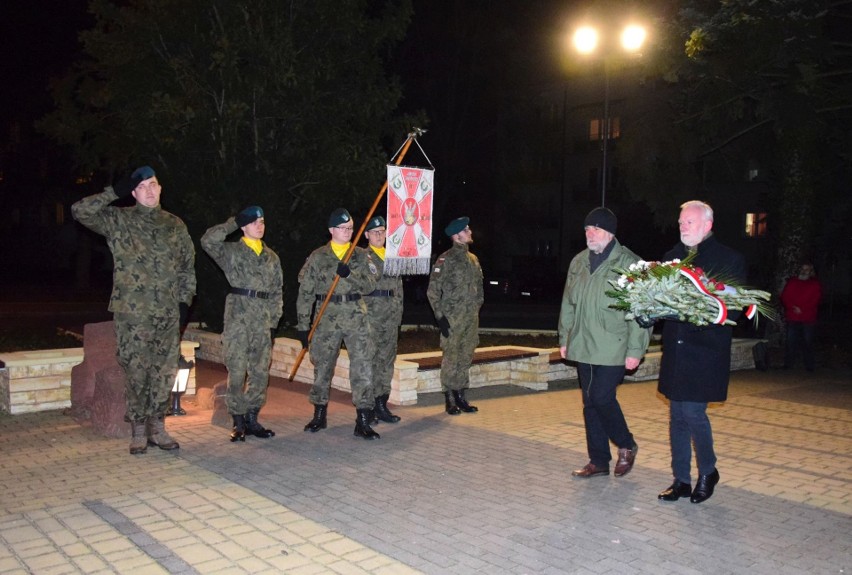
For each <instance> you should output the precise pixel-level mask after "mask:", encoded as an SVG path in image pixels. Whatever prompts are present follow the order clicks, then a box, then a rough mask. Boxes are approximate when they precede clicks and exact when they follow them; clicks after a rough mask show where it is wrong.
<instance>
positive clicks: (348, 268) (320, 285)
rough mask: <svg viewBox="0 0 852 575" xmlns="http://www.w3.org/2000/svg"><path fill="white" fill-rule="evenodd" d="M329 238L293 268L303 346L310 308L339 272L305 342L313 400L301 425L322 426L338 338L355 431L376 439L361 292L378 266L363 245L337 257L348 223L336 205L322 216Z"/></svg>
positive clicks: (369, 287) (372, 285)
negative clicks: (311, 372) (345, 362)
mask: <svg viewBox="0 0 852 575" xmlns="http://www.w3.org/2000/svg"><path fill="white" fill-rule="evenodd" d="M328 231H329V233H330V234H331V241H330V242H329V243H327V244H326V245H324V246H322V247H320V248H317V249H316V250H314V251H313V252H311V255H309V256H308V259H307V260H306V261H305V265H303V266H302V269H301V270H300V271H299V296H298V299H297V300H296V312H297V314H298V326H297V329H298V331H299V340H300V341H301V342H302V347H304V348H307V347H308V343H309V342H308V331H309V328H310V325H311V312H312V311H313V309H314V306H316V309H317V310H318V309H319V308H320V306H321V305H322V302H323V301H324V299H325V297H326V294H327V293H328V290H329V288H330V287H331V284H332V282H333V281H334V278H335V276H338V275H339V276H340V280H339V282H338V284H337V288H336V289H335V292H334V294H333V295H332V296H331V299H330V301H329V302H328V306H326V308H325V312H324V314H323V316H322V318H321V319H320V321H319V323H318V324H317V327H316V330H315V331H314V335H313V338H312V339H311V341H310V354H311V361H312V362H313V364H314V384H313V386H312V387H311V393H310V401H311V403H313V404H314V417H313V419H311V421H309V422H308V424H307V425H305V431H311V432H316V431H319V430H320V429H325V428H326V425H327V422H326V414H327V410H328V398H329V388H330V387H331V378H332V377H333V376H334V367H335V365H336V364H337V356H338V355H339V354H340V343H341V342H344V343H345V344H346V351H347V352H348V353H349V382H350V384H351V386H352V403H354V404H355V409H356V412H357V418H356V420H355V435H356V436H357V437H363V438H364V439H379V434H378V433H376V432H375V431H373V429H372V428H371V427H370V419H371V418H372V408H373V405H374V398H373V384H372V370H371V368H370V360H371V358H372V355H373V346H372V342H371V341H370V329H369V326H368V324H367V304H366V302H365V301H364V297H363V294H367V293H370V292H372V291H373V290H374V289H376V282H377V281H378V279H379V270H378V268H377V267H376V264H375V263H374V261H373V257H372V256H371V255H370V253H368V252H367V251H366V250H356V251H355V252H353V254H352V257H351V259H350V260H349V263H348V264H346V263H343V261H341V260H342V259H343V258H344V256H345V255H346V252H347V251H348V250H349V247H350V241H351V238H352V233H353V231H354V222H353V221H352V216H350V215H349V212H348V211H346V210H344V209H343V208H338V209H336V210H334V211H333V212H332V213H331V216H330V217H329V220H328Z"/></svg>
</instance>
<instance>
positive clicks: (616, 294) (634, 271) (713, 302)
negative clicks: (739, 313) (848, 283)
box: [606, 256, 775, 327]
mask: <svg viewBox="0 0 852 575" xmlns="http://www.w3.org/2000/svg"><path fill="white" fill-rule="evenodd" d="M692 259H693V258H692V256H690V257H687V258H685V259H683V260H672V261H669V262H646V261H638V262H636V263H634V264H630V267H628V269H626V270H622V269H616V270H615V271H616V272H617V273H619V274H620V276H619V277H618V279H616V280H610V281H609V283H610V284H611V285H612V287H613V289H612V290H609V291H607V292H606V293H607V295H608V296H610V297H611V298H613V299H615V303H614V304H612V305H611V306H610V307H612V308H615V309H620V310H624V311H626V312H627V314H626V317H627V319H636V320H637V321H638V322H639V324H640V325H643V326H646V327H647V326H649V325H651V324H652V323H653V320H656V319H661V318H671V319H678V320H680V321H685V322H689V323H691V324H694V325H710V324H722V325H736V322H735V321H733V320H731V319H729V318H728V310H729V309H730V310H741V309H744V310H746V311H745V315H746V317H747V318H749V319H752V318H753V317H755V315H756V314H757V313H760V314H761V315H763V316H765V317H766V318H767V319H770V320H771V319H773V318H774V315H775V313H774V311H773V309H772V308H771V307H770V306H769V305H768V304H769V299H770V297H771V296H770V294H769V293H768V292H765V291H761V290H756V289H748V288H745V287H742V286H737V285H733V284H732V283H731V282H730V281H722V280H721V279H717V278H709V277H707V275H706V274H705V273H704V270H702V269H701V268H699V267H695V266H693V265H692V263H691V261H692Z"/></svg>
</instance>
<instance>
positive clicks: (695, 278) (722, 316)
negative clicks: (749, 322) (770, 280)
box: [678, 268, 756, 324]
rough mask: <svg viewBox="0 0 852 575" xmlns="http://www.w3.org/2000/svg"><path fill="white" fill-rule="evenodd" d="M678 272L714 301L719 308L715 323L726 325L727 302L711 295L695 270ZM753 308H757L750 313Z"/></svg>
mask: <svg viewBox="0 0 852 575" xmlns="http://www.w3.org/2000/svg"><path fill="white" fill-rule="evenodd" d="M678 271H679V272H680V273H681V274H682V275H683V276H684V277H685V278H686V279H688V280H689V281H690V282H692V285H694V286H695V287H696V288H697V289H698V291H700V292H701V293H703V294H704V295H706V296H707V297H708V298H710V299H711V300H713V303H715V304H716V306H717V307H718V313H717V314H716V318H715V319H714V320H713V323H716V324H723V323H725V320H727V319H728V306H726V305H725V302H723V301H722V300H721V299H719V298H718V297H716V296H715V295H713V294H712V293H710V291H709V290H708V289H707V287H706V286H705V285H704V283H703V282H702V281H701V276H700V275H699V274H698V273H696V272H695V271H694V270H691V269H685V268H680V269H679V270H678ZM751 307H755V306H750V308H749V311H751ZM755 311H756V308H755ZM751 314H752V315H754V311H751ZM746 315H748V312H746ZM749 319H751V316H749Z"/></svg>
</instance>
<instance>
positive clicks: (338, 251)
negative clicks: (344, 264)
mask: <svg viewBox="0 0 852 575" xmlns="http://www.w3.org/2000/svg"><path fill="white" fill-rule="evenodd" d="M350 243H352V242H346V243H345V244H337V243H335V242H331V249H332V251H333V252H334V255H336V256H337V259H339V260H342V259H343V256H345V255H346V252H347V251H349V244H350Z"/></svg>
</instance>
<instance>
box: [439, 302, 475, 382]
mask: <svg viewBox="0 0 852 575" xmlns="http://www.w3.org/2000/svg"><path fill="white" fill-rule="evenodd" d="M447 320H448V321H449V322H450V337H444V336H443V335H442V336H441V349H442V350H443V352H444V354H443V357H442V358H441V390H442V391H451V390H458V389H467V388H468V387H469V386H470V364H471V362H473V352H474V351H475V350H476V346H477V345H479V310H476V312H475V313H462V314H453V315H448V316H447Z"/></svg>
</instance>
